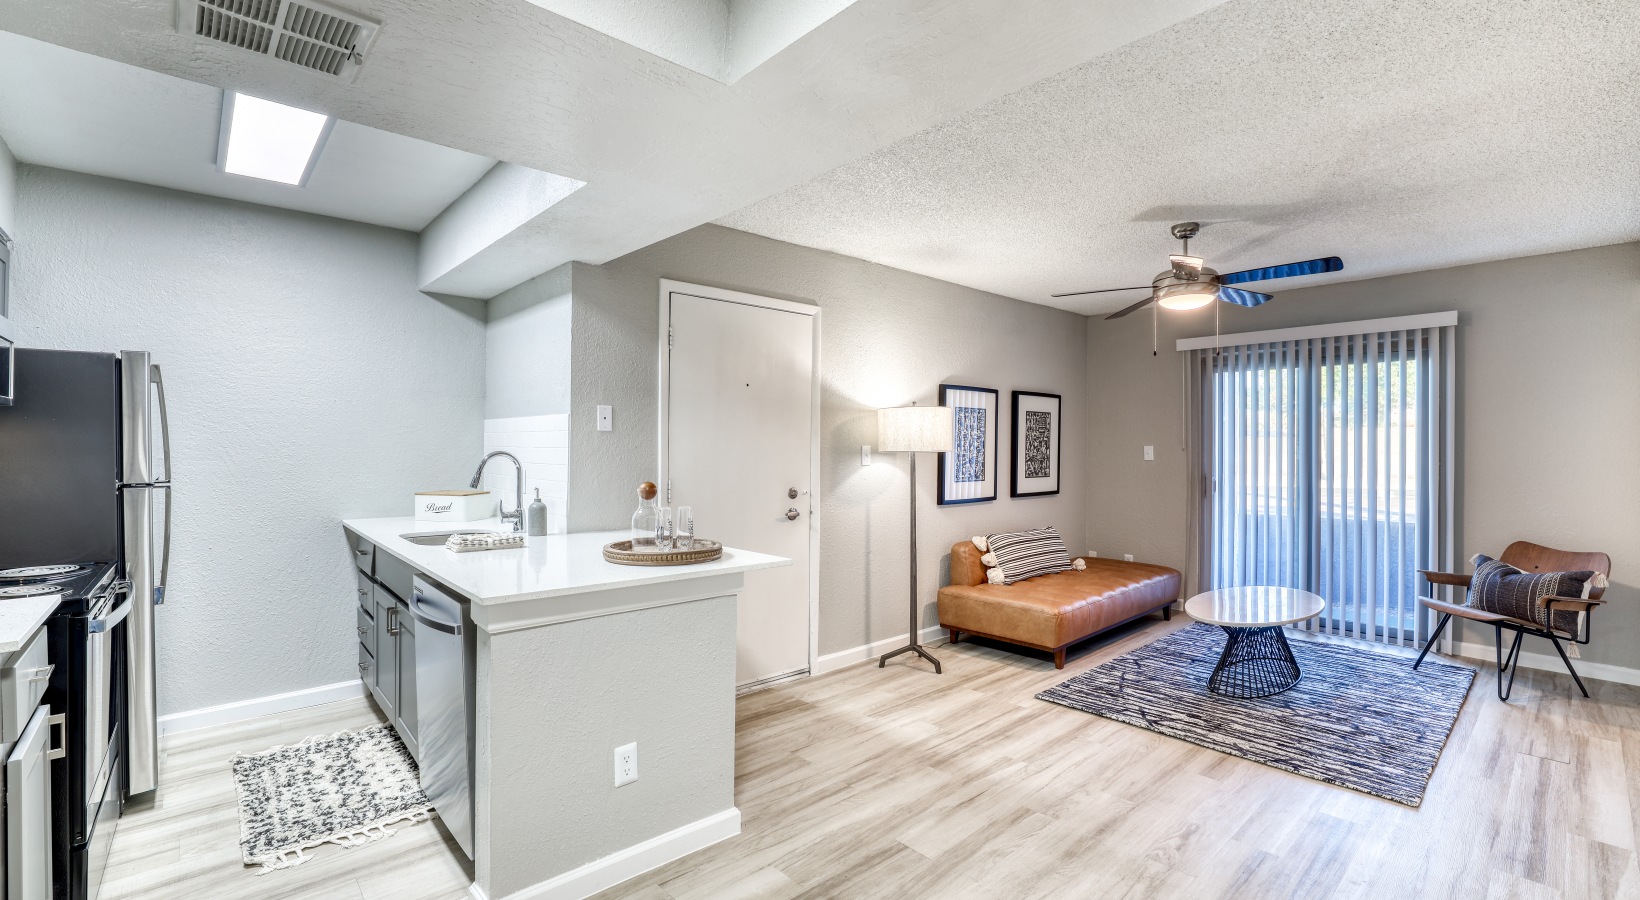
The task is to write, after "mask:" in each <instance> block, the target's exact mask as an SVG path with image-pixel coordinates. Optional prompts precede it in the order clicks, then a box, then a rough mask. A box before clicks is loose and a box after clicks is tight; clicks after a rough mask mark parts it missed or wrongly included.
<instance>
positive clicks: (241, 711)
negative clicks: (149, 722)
mask: <svg viewBox="0 0 1640 900" xmlns="http://www.w3.org/2000/svg"><path fill="white" fill-rule="evenodd" d="M364 695H365V686H364V682H362V681H360V680H358V679H357V678H355V679H353V680H351V681H338V682H336V683H335V684H326V685H320V686H319V687H315V688H307V689H306V690H300V691H291V692H290V693H288V694H274V695H273V696H271V697H253V698H251V699H249V700H241V701H239V702H238V703H224V704H222V705H221V706H210V707H206V708H205V709H195V710H189V711H188V712H179V713H171V714H170V715H168V716H160V717H159V733H160V734H175V733H176V732H179V731H193V730H194V729H196V728H209V727H211V726H212V725H227V724H229V723H231V722H243V721H245V720H246V719H254V718H256V717H258V716H271V715H276V714H278V713H282V712H290V711H291V710H293V709H306V708H307V707H309V706H319V705H321V704H325V703H335V702H336V701H338V700H352V699H353V698H355V697H363V696H364Z"/></svg>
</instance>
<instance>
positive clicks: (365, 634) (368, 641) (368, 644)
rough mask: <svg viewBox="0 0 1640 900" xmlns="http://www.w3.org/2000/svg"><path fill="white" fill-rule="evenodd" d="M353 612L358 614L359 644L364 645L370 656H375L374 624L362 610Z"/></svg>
mask: <svg viewBox="0 0 1640 900" xmlns="http://www.w3.org/2000/svg"><path fill="white" fill-rule="evenodd" d="M355 612H357V613H358V614H359V643H360V644H362V645H364V648H365V649H366V650H369V651H370V655H371V656H375V655H376V622H375V620H374V619H372V618H370V616H369V615H368V614H367V613H365V611H364V610H362V609H359V610H355Z"/></svg>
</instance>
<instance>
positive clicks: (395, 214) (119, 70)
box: [0, 31, 495, 231]
mask: <svg viewBox="0 0 1640 900" xmlns="http://www.w3.org/2000/svg"><path fill="white" fill-rule="evenodd" d="M221 117H222V92H221V91H220V90H218V89H216V88H213V87H209V86H206V85H203V84H199V83H198V82H193V81H186V80H184V79H181V78H175V77H173V76H170V75H161V74H159V73H158V72H151V71H148V70H147V69H139V68H137V67H135V66H128V65H126V64H124V63H118V62H113V61H111V60H107V59H102V58H101V57H97V56H92V55H90V54H87V53H78V52H76V51H73V50H67V49H64V48H62V47H57V46H53V45H51V44H46V43H42V42H40V41H35V40H30V39H28V38H25V37H20V36H18V35H15V34H7V33H6V32H3V31H0V135H4V136H5V140H6V143H7V144H9V145H10V146H11V149H12V152H13V153H15V154H16V155H17V158H18V159H20V160H22V161H23V162H27V163H34V164H37V165H42V166H52V167H54V168H58V169H69V170H72V171H75V172H89V173H91V174H93V175H105V176H108V177H110V178H120V179H123V180H125V181H136V182H141V183H143V184H156V185H160V186H163V187H169V188H176V189H177V190H183V191H191V192H193V193H196V194H210V195H212V196H216V197H227V198H230V199H233V200H245V201H248V202H251V203H260V204H263V205H266V206H277V207H281V208H284V209H297V210H302V211H303V212H311V213H318V214H320V215H325V216H335V217H337V218H341V219H352V220H354V221H359V222H369V223H372V224H375V225H386V226H388V227H390V228H402V229H405V230H407V231H420V230H421V229H422V228H423V227H424V226H426V224H427V223H428V222H429V221H431V220H432V219H433V217H434V216H436V215H438V214H439V212H440V211H441V210H443V209H444V208H445V207H446V206H448V205H449V204H450V201H452V200H454V199H455V198H456V197H459V196H461V194H462V192H463V191H465V190H467V188H468V187H471V186H472V184H473V182H475V181H477V180H478V179H479V177H480V176H482V175H483V174H484V173H485V172H486V171H488V170H489V168H490V167H491V166H492V165H494V164H495V160H493V159H486V158H485V157H482V156H477V155H474V154H472V153H466V152H464V151H461V150H452V149H450V148H448V147H440V146H437V145H434V144H429V143H427V142H426V141H418V140H415V139H414V138H407V137H403V136H402V135H397V134H391V133H389V132H385V131H380V130H377V129H374V128H366V127H365V126H363V125H356V124H354V123H352V122H337V123H336V127H335V128H334V129H332V130H331V134H330V138H329V140H327V141H326V142H325V147H324V150H323V152H322V153H320V155H319V161H318V163H317V164H315V166H314V169H313V174H312V175H311V176H310V177H309V179H308V183H307V184H306V185H305V186H303V187H295V186H293V185H287V184H275V183H273V182H269V181H259V180H257V179H254V178H244V177H241V176H238V175H228V174H224V173H223V172H220V171H218V170H217V167H216V149H217V136H218V133H219V131H220V124H221Z"/></svg>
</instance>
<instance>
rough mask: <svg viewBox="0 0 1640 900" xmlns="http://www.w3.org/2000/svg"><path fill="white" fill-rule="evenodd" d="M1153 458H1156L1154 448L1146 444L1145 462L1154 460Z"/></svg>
mask: <svg viewBox="0 0 1640 900" xmlns="http://www.w3.org/2000/svg"><path fill="white" fill-rule="evenodd" d="M1155 460H1156V448H1155V447H1152V446H1151V445H1149V444H1146V445H1145V462H1154V461H1155Z"/></svg>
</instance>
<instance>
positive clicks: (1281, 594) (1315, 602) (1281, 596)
mask: <svg viewBox="0 0 1640 900" xmlns="http://www.w3.org/2000/svg"><path fill="white" fill-rule="evenodd" d="M1326 608H1327V601H1325V600H1323V599H1321V598H1320V597H1318V596H1316V595H1315V594H1312V593H1310V592H1309V591H1300V590H1296V589H1294V588H1284V587H1234V588H1220V589H1219V590H1216V591H1208V592H1206V593H1204V594H1197V595H1196V596H1194V597H1191V598H1190V599H1189V600H1187V601H1185V604H1184V611H1185V612H1186V613H1189V614H1190V618H1192V619H1195V620H1196V621H1198V622H1206V623H1208V624H1210V625H1217V626H1219V627H1220V628H1223V629H1224V652H1223V653H1221V654H1219V662H1218V665H1216V666H1214V667H1213V674H1212V675H1211V676H1209V677H1208V679H1207V689H1208V690H1210V691H1212V692H1213V693H1215V694H1223V695H1225V696H1227V697H1239V698H1242V699H1251V698H1253V697H1269V696H1271V695H1274V694H1279V693H1281V692H1282V691H1285V690H1287V689H1288V688H1291V687H1292V686H1293V685H1295V684H1298V679H1299V675H1300V674H1301V673H1300V672H1299V670H1298V660H1296V659H1294V658H1293V648H1292V647H1290V646H1288V644H1287V636H1286V635H1284V634H1282V633H1281V631H1282V626H1284V625H1291V624H1293V623H1294V622H1302V621H1304V620H1305V619H1312V618H1314V617H1316V616H1318V615H1320V614H1321V611H1322V610H1324V609H1326Z"/></svg>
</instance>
